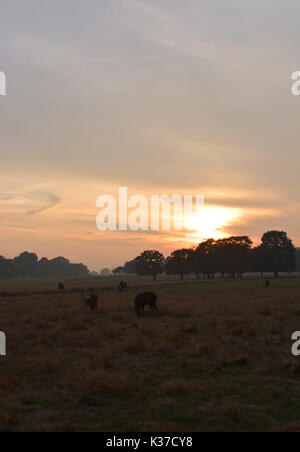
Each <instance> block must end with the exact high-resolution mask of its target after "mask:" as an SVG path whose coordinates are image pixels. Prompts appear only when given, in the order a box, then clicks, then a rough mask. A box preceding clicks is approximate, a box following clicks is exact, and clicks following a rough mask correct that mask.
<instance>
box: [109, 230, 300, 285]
mask: <svg viewBox="0 0 300 452" xmlns="http://www.w3.org/2000/svg"><path fill="white" fill-rule="evenodd" d="M295 270H296V248H295V246H294V244H293V242H292V240H291V239H290V238H289V237H288V235H287V233H286V232H284V231H268V232H266V233H265V234H264V235H263V236H262V239H261V243H260V244H259V245H258V246H255V247H254V246H253V242H252V240H251V239H250V238H249V237H248V236H233V237H228V238H224V239H219V240H215V239H208V240H205V241H203V242H201V243H200V244H199V245H198V246H196V247H193V248H182V249H178V250H175V251H173V252H172V253H171V255H170V256H169V257H167V258H165V257H164V256H163V254H162V253H160V252H159V251H157V250H147V251H144V252H143V253H141V254H140V256H138V257H136V258H135V259H133V260H132V261H129V262H126V264H125V265H124V266H123V267H117V268H116V269H115V270H113V273H114V274H122V273H127V274H130V273H132V274H138V275H151V276H152V277H153V280H154V281H155V280H156V278H157V275H159V274H161V273H167V274H168V275H179V276H180V278H181V279H184V276H185V275H188V274H192V273H193V274H194V275H195V277H196V278H197V279H200V278H208V279H213V278H214V277H215V274H221V276H222V277H223V278H240V279H242V278H243V275H244V273H246V272H255V273H257V272H259V273H261V274H263V273H265V272H272V273H274V277H275V278H276V279H277V278H279V273H280V272H293V271H295Z"/></svg>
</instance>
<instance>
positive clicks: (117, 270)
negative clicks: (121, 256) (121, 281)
mask: <svg viewBox="0 0 300 452" xmlns="http://www.w3.org/2000/svg"><path fill="white" fill-rule="evenodd" d="M112 273H113V274H114V275H118V276H120V275H121V274H122V273H123V267H117V268H115V269H114V270H113V271H112Z"/></svg>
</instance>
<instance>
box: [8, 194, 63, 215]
mask: <svg viewBox="0 0 300 452" xmlns="http://www.w3.org/2000/svg"><path fill="white" fill-rule="evenodd" d="M1 201H8V203H7V202H6V206H8V207H9V208H13V209H17V210H18V209H25V211H26V213H25V215H36V214H38V213H41V212H43V211H45V210H48V209H51V208H53V207H55V206H56V205H58V204H59V203H60V198H59V196H58V195H56V194H55V193H51V192H46V191H28V192H23V193H0V202H1Z"/></svg>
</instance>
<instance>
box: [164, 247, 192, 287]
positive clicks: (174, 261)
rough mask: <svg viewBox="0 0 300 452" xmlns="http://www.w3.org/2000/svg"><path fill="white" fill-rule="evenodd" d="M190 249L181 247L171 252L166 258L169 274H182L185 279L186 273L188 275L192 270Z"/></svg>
mask: <svg viewBox="0 0 300 452" xmlns="http://www.w3.org/2000/svg"><path fill="white" fill-rule="evenodd" d="M189 257H190V250H188V249H185V248H183V249H181V250H176V251H173V252H172V253H171V256H169V257H168V258H167V259H166V271H167V274H169V275H180V277H181V279H182V280H183V279H184V275H187V274H188V273H190V271H191V265H190V260H189Z"/></svg>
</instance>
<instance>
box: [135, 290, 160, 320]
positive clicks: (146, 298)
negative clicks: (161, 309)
mask: <svg viewBox="0 0 300 452" xmlns="http://www.w3.org/2000/svg"><path fill="white" fill-rule="evenodd" d="M156 300H157V295H155V293H153V292H145V293H142V294H140V295H137V296H136V297H135V300H134V309H135V312H136V315H137V316H138V317H143V316H144V307H145V306H146V305H148V306H150V308H151V310H152V312H153V311H154V309H155V310H156V311H157V306H156Z"/></svg>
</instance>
